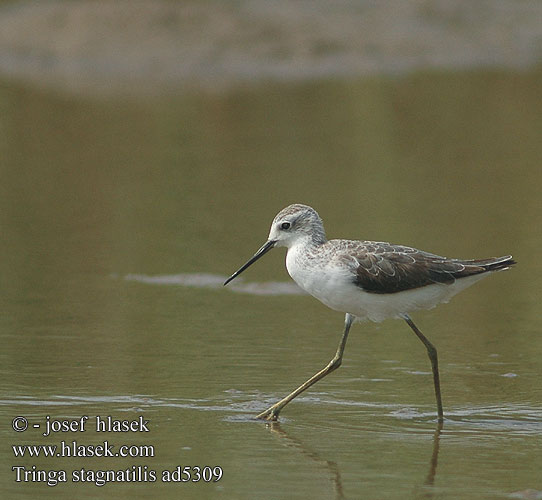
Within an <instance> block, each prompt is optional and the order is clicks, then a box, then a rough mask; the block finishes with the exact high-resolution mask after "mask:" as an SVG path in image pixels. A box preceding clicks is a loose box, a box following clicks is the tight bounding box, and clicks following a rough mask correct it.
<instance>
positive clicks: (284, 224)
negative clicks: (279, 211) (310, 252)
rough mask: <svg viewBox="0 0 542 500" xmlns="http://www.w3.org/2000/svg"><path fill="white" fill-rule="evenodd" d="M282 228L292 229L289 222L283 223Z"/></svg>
mask: <svg viewBox="0 0 542 500" xmlns="http://www.w3.org/2000/svg"><path fill="white" fill-rule="evenodd" d="M280 228H281V229H290V223H289V222H283V223H282V224H281V225H280Z"/></svg>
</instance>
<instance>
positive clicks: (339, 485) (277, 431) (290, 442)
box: [265, 422, 346, 500]
mask: <svg viewBox="0 0 542 500" xmlns="http://www.w3.org/2000/svg"><path fill="white" fill-rule="evenodd" d="M265 427H266V428H267V429H268V430H269V431H270V432H271V433H272V434H274V435H276V436H277V437H278V438H279V439H280V440H281V442H282V443H283V444H285V445H286V446H288V447H290V448H293V449H295V450H298V451H300V452H301V454H302V455H303V456H304V457H305V458H306V459H308V460H310V461H312V462H313V463H315V464H317V465H318V466H319V467H323V468H325V469H326V470H327V471H328V473H329V478H330V481H331V482H332V483H333V486H334V490H335V498H336V499H338V500H340V499H342V498H346V497H345V496H344V490H343V481H342V477H341V471H340V469H339V466H338V465H337V463H336V462H334V461H333V460H326V459H325V458H322V457H321V456H320V454H319V453H317V452H316V451H314V450H312V449H310V448H309V447H308V446H306V445H305V444H304V443H303V441H301V440H300V439H298V438H295V437H293V436H291V435H290V434H288V432H286V431H285V430H284V429H283V428H282V427H281V425H280V423H279V422H268V423H266V426H265Z"/></svg>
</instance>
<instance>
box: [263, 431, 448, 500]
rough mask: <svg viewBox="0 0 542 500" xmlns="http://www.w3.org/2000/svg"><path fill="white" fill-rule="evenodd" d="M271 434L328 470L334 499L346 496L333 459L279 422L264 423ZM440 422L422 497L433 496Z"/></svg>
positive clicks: (435, 432) (434, 434)
mask: <svg viewBox="0 0 542 500" xmlns="http://www.w3.org/2000/svg"><path fill="white" fill-rule="evenodd" d="M265 427H266V429H268V430H269V431H270V432H271V433H272V434H274V435H276V436H277V437H278V438H279V439H280V440H281V442H282V443H283V444H285V445H286V446H288V447H290V448H293V449H295V450H298V451H299V452H300V453H301V454H302V456H303V457H305V458H306V459H307V460H308V461H311V462H313V463H314V464H316V465H317V466H318V467H323V468H325V469H326V470H327V471H328V475H329V480H330V481H331V482H332V483H333V486H334V492H335V496H334V498H335V499H343V498H346V496H345V494H344V487H343V480H342V476H341V470H340V467H339V465H338V464H337V462H335V461H333V460H327V459H325V458H323V457H322V456H321V454H320V453H318V452H316V451H314V450H313V449H311V448H310V447H308V446H307V445H306V444H305V443H304V442H303V441H302V440H301V439H299V438H297V437H293V436H292V435H290V434H289V433H288V432H287V431H286V430H285V429H283V428H282V426H281V424H280V423H279V422H267V423H266V425H265ZM442 427H443V425H442V423H438V424H437V427H436V429H435V431H434V433H433V439H432V450H431V459H430V460H429V468H428V470H427V475H426V477H425V481H424V482H423V483H422V485H421V486H422V491H421V494H420V496H421V497H422V498H434V496H435V491H434V489H433V486H434V484H435V478H436V475H437V466H438V455H439V449H440V435H441V432H442Z"/></svg>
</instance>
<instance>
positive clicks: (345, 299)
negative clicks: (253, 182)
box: [286, 245, 491, 322]
mask: <svg viewBox="0 0 542 500" xmlns="http://www.w3.org/2000/svg"><path fill="white" fill-rule="evenodd" d="M319 257H320V258H319ZM321 257H322V256H321V255H318V254H317V253H311V251H310V249H309V251H307V248H306V247H304V246H302V245H295V246H293V247H291V248H289V249H288V253H287V255H286V268H287V269H288V273H289V274H290V276H291V277H292V279H293V280H294V281H295V282H296V283H297V284H298V285H299V286H300V287H301V288H303V289H304V290H305V291H307V292H308V293H310V294H311V295H312V296H313V297H316V298H317V299H318V300H320V301H321V302H323V303H324V304H325V305H326V306H328V307H330V308H331V309H334V310H336V311H341V312H345V313H350V314H352V315H354V316H356V318H357V319H359V320H366V319H369V320H371V321H377V322H378V321H383V320H384V319H387V318H400V317H401V315H402V314H405V313H409V312H411V311H414V310H417V309H431V308H433V307H435V306H436V305H437V304H440V303H442V302H448V301H449V300H450V299H451V298H452V297H453V296H454V295H455V294H456V293H459V292H460V291H461V290H464V289H465V288H467V287H468V286H470V285H472V284H473V283H475V282H476V281H478V280H480V279H482V278H484V277H486V276H488V275H489V274H491V273H484V274H478V275H475V276H470V277H466V278H461V279H459V280H456V281H455V282H454V283H452V284H442V283H435V284H432V285H427V286H424V287H420V288H415V289H412V290H405V291H402V292H397V293H390V294H381V293H367V292H365V291H363V290H362V289H361V288H359V287H358V286H356V285H355V284H354V274H353V271H352V269H349V268H348V267H347V266H344V265H342V264H341V263H340V262H337V261H334V260H333V259H327V258H321Z"/></svg>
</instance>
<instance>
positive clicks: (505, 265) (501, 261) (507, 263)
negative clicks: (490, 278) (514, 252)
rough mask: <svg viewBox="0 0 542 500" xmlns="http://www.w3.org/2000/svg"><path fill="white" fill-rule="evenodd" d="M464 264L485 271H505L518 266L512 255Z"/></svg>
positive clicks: (468, 261)
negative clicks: (515, 265)
mask: <svg viewBox="0 0 542 500" xmlns="http://www.w3.org/2000/svg"><path fill="white" fill-rule="evenodd" d="M463 263H464V264H467V265H470V266H479V267H482V268H484V270H485V271H504V270H506V269H509V268H510V267H512V266H513V265H514V264H516V261H515V260H514V259H513V258H512V256H511V255H505V256H504V257H493V258H491V259H473V260H467V261H463Z"/></svg>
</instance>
